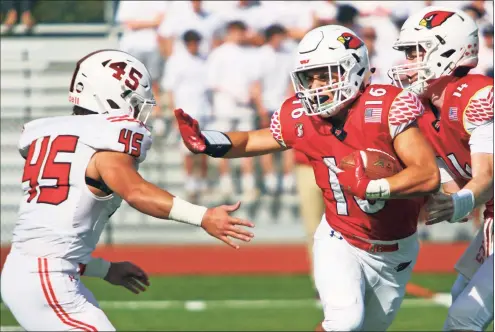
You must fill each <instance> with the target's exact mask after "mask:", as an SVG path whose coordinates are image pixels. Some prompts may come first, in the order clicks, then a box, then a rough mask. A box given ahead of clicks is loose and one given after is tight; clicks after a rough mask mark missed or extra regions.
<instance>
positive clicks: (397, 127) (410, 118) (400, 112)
mask: <svg viewBox="0 0 495 332" xmlns="http://www.w3.org/2000/svg"><path fill="white" fill-rule="evenodd" d="M423 112H424V106H423V104H422V103H421V101H420V100H419V98H418V97H417V96H416V95H415V94H414V93H412V92H409V91H406V90H403V91H401V92H400V93H399V94H398V95H397V96H396V97H395V99H394V101H393V102H392V105H390V111H389V113H388V128H389V130H390V136H391V137H392V139H394V138H395V137H396V136H397V135H399V134H400V133H401V132H403V131H404V130H405V129H406V128H407V127H409V126H410V125H411V124H412V123H414V122H415V121H416V119H417V118H418V117H420V116H421V115H423Z"/></svg>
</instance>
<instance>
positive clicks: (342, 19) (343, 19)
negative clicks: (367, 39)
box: [336, 4, 360, 34]
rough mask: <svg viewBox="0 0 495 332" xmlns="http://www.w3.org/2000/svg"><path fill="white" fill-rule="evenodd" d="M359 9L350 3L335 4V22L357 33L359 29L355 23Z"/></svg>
mask: <svg viewBox="0 0 495 332" xmlns="http://www.w3.org/2000/svg"><path fill="white" fill-rule="evenodd" d="M358 17H359V11H358V10H357V9H356V7H354V6H353V5H351V4H339V5H338V6H337V16H336V24H338V25H343V26H345V27H346V28H348V29H351V30H352V31H354V32H355V33H357V34H359V32H360V29H359V25H358V24H357V20H358Z"/></svg>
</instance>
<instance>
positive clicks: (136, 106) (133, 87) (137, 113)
mask: <svg viewBox="0 0 495 332" xmlns="http://www.w3.org/2000/svg"><path fill="white" fill-rule="evenodd" d="M69 101H70V102H71V103H73V104H74V105H77V106H80V107H82V108H85V109H87V110H89V111H93V112H95V113H99V114H111V113H112V112H127V113H129V114H130V115H131V116H132V117H134V118H136V119H138V120H140V121H142V122H143V123H146V120H147V119H148V117H149V115H150V113H151V111H152V109H153V106H155V105H156V102H155V99H154V97H153V92H152V90H151V76H150V73H149V72H148V69H146V67H145V65H144V64H143V63H142V62H141V61H139V60H138V59H136V58H135V57H133V56H132V55H130V54H128V53H125V52H122V51H119V50H99V51H95V52H92V53H90V54H88V55H86V56H85V57H84V58H82V59H81V60H79V61H78V62H77V65H76V69H75V70H74V74H73V75H72V81H71V84H70V89H69Z"/></svg>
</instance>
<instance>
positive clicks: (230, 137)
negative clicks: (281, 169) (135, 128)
mask: <svg viewBox="0 0 495 332" xmlns="http://www.w3.org/2000/svg"><path fill="white" fill-rule="evenodd" d="M174 113H175V117H176V118H177V122H178V125H179V131H180V134H181V136H182V139H183V141H184V144H185V145H186V147H187V148H188V149H189V150H190V151H191V152H193V153H205V154H207V155H209V156H211V157H215V158H242V157H254V156H260V155H263V154H268V153H272V152H276V151H283V150H286V149H287V148H286V147H284V146H282V145H280V143H279V142H278V141H277V140H275V138H273V136H272V134H271V132H270V129H268V128H265V129H260V130H252V131H235V132H228V133H222V132H219V131H214V130H203V131H201V129H200V128H199V123H198V121H197V120H195V119H193V118H192V117H191V116H189V115H188V114H187V113H185V112H184V111H183V110H182V109H176V110H175V111H174Z"/></svg>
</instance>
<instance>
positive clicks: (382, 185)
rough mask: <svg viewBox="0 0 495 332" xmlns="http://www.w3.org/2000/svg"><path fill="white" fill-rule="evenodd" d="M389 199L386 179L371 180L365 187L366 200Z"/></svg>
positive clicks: (388, 186)
mask: <svg viewBox="0 0 495 332" xmlns="http://www.w3.org/2000/svg"><path fill="white" fill-rule="evenodd" d="M387 198H390V184H389V183H388V181H387V180H386V179H378V180H371V181H370V182H369V183H368V186H367V187H366V199H387Z"/></svg>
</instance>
